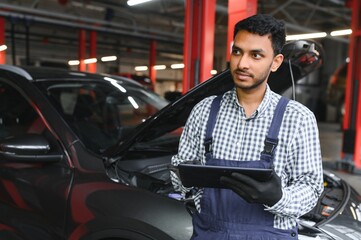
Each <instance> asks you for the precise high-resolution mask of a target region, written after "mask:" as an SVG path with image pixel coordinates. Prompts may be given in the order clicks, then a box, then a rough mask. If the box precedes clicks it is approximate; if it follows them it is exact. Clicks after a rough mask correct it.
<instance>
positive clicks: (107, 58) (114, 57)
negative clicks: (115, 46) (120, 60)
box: [100, 56, 117, 62]
mask: <svg viewBox="0 0 361 240" xmlns="http://www.w3.org/2000/svg"><path fill="white" fill-rule="evenodd" d="M100 60H101V61H102V62H110V61H115V60H117V56H105V57H102V58H101V59H100Z"/></svg>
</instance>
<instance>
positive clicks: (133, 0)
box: [127, 0, 152, 6]
mask: <svg viewBox="0 0 361 240" xmlns="http://www.w3.org/2000/svg"><path fill="white" fill-rule="evenodd" d="M149 1H152V0H128V2H127V4H128V6H134V5H137V4H141V3H145V2H149Z"/></svg>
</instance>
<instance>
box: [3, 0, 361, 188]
mask: <svg viewBox="0 0 361 240" xmlns="http://www.w3.org/2000/svg"><path fill="white" fill-rule="evenodd" d="M213 1H214V6H211V9H212V7H213V9H214V24H209V23H208V24H209V25H208V24H207V25H206V26H207V27H214V44H213V49H211V51H210V52H212V53H214V54H209V55H206V56H208V59H211V60H212V63H211V67H212V68H211V70H213V72H212V73H211V72H207V73H206V75H208V77H211V75H212V74H215V73H216V72H221V71H223V70H225V69H226V67H227V45H228V42H227V41H228V39H227V34H228V27H229V22H230V21H229V15H230V13H231V12H232V10H233V9H231V7H229V6H230V4H231V3H232V2H233V4H236V3H235V2H236V1H235V0H233V1H232V0H217V1H215V0H213ZM213 1H206V0H197V1H196V0H194V1H193V2H192V1H190V0H153V1H148V2H145V3H143V4H138V5H134V6H129V5H128V4H127V0H2V1H1V3H0V47H1V46H6V50H4V51H2V52H0V64H10V65H34V66H50V67H58V68H66V69H71V70H82V71H89V72H99V73H109V74H118V75H126V76H128V75H129V76H130V75H138V76H143V77H145V78H150V79H151V81H153V84H154V89H155V91H156V92H157V93H158V94H160V95H164V94H165V93H166V92H174V91H177V92H184V91H185V90H187V89H189V88H190V87H192V85H190V86H187V87H186V86H185V83H184V75H185V71H184V69H183V67H187V65H186V66H183V67H182V65H180V68H177V67H174V68H171V66H172V65H173V64H178V65H179V64H184V63H185V50H184V44H185V42H186V40H187V39H186V35H185V31H186V30H188V31H189V30H190V29H188V28H187V26H186V20H187V17H189V16H187V14H186V13H187V3H188V4H189V3H190V2H192V6H193V7H197V6H198V7H199V8H200V9H202V7H204V8H205V6H207V4H210V3H212V2H213ZM355 2H357V3H358V4H360V3H359V2H360V1H359V0H353V1H352V0H306V1H305V0H271V1H266V0H258V1H254V0H248V1H244V2H243V3H242V4H243V5H244V9H246V12H245V13H243V14H249V13H251V12H257V13H268V14H271V15H273V16H275V17H276V18H279V19H282V20H284V21H285V23H286V27H287V35H290V36H292V35H295V34H306V33H316V32H317V33H319V32H321V33H326V35H325V36H324V37H322V38H315V39H314V40H315V41H318V42H320V43H321V44H322V46H323V47H324V49H325V56H324V59H325V62H324V65H323V67H322V68H321V69H320V70H318V71H317V72H315V73H312V74H311V75H310V76H307V77H306V78H304V79H302V80H301V81H299V82H298V83H297V86H296V100H298V101H300V102H302V103H303V104H305V105H306V106H308V107H309V108H310V109H311V110H312V111H314V113H315V115H316V117H317V118H318V120H319V124H320V138H321V143H322V151H323V158H324V160H325V162H326V163H332V164H327V167H329V168H335V170H336V171H337V172H338V173H339V174H342V175H343V176H344V177H345V178H346V180H349V181H350V183H351V184H352V185H353V186H354V187H355V188H356V189H358V190H359V192H360V193H361V188H360V187H359V184H358V182H359V181H360V180H361V178H360V176H358V171H355V169H352V171H344V170H345V169H344V168H343V167H341V169H339V168H337V167H335V166H334V164H333V163H334V162H342V164H343V163H344V162H343V161H344V159H346V164H347V166H349V165H352V166H353V159H352V157H353V155H354V153H353V152H352V151H353V150H355V149H356V150H357V146H358V145H357V144H358V142H359V141H358V140H357V139H358V133H357V131H356V129H357V128H356V123H355V122H356V120H355V118H356V115H357V114H356V113H357V111H356V109H354V111H350V110H351V108H350V109H348V112H351V115H349V117H347V119H351V120H350V121H349V122H350V123H349V124H346V125H345V123H343V124H344V125H343V128H344V130H341V126H340V125H341V123H340V121H342V119H341V120H340V119H339V117H338V116H337V111H338V109H337V107H335V106H331V105H329V104H327V102H325V100H324V99H325V95H326V90H327V87H328V84H329V80H330V78H331V77H332V75H333V74H334V73H335V70H336V69H337V68H338V67H340V66H342V65H343V64H345V62H346V61H350V58H349V57H350V56H349V53H350V52H351V51H350V39H351V36H354V38H357V36H358V37H360V32H359V31H360V30H358V32H357V33H355V32H354V33H353V35H350V34H348V35H342V36H332V35H331V32H333V31H338V30H346V29H351V25H352V20H353V21H354V22H356V23H357V24H355V26H356V28H357V26H358V25H361V18H360V17H358V19H352V16H354V15H356V14H355V12H358V13H360V9H355V8H353V6H356V3H355ZM353 4H354V5H353ZM358 6H360V5H358ZM188 7H189V6H188ZM206 10H207V9H206ZM208 10H209V9H208ZM206 13H207V11H206ZM357 16H358V15H357ZM201 19H202V18H200V19H198V20H199V21H200V20H201ZM193 24H195V23H193ZM358 28H360V27H358ZM198 32H199V31H198ZM193 33H194V32H193ZM358 44H360V43H358ZM356 45H357V44H356ZM356 55H357V54H356ZM104 57H110V58H108V60H109V59H111V61H106V60H105V59H104ZM111 57H112V58H111ZM81 59H82V60H84V59H89V60H90V62H89V64H82V63H81V62H80V63H78V64H76V63H77V61H79V60H81ZM91 59H93V60H94V59H96V62H94V61H93V62H91ZM102 59H103V60H102ZM351 60H352V59H351ZM71 61H73V62H71ZM74 61H75V62H74ZM353 61H354V62H355V65H354V66H355V67H354V69H356V68H357V67H358V66H359V62H358V61H355V60H353ZM74 63H75V64H74ZM357 64H358V65H357ZM150 65H152V67H151V66H150ZM155 66H157V67H158V69H156V70H153V69H154V68H153V67H155ZM173 66H174V65H173ZM141 67H143V69H142V68H141ZM150 69H151V70H150ZM152 70H153V71H152ZM204 80H205V79H198V80H196V81H195V80H194V79H193V80H192V81H193V84H198V83H199V82H201V81H204ZM354 94H357V93H354ZM348 95H349V96H351V93H349V94H348ZM349 98H350V99H351V97H349ZM348 101H349V102H348V105H352V104H351V102H350V101H351V100H348ZM352 119H353V120H352ZM344 132H345V134H343V133H344ZM346 137H347V139H346ZM349 138H353V139H352V140H350V141H351V142H352V143H351V145H352V144H354V145H352V147H345V146H343V144H344V143H345V142H349V140H348V139H349ZM329 141H332V142H329ZM350 148H351V149H350ZM355 154H356V158H357V157H358V155H357V154H358V150H357V152H356V153H355ZM350 158H351V160H350ZM336 165H337V166H338V164H336ZM346 170H348V167H346ZM356 170H357V169H356Z"/></svg>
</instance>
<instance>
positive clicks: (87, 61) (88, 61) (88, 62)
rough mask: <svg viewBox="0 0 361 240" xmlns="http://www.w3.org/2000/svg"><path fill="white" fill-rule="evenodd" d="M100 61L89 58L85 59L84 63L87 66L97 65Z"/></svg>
mask: <svg viewBox="0 0 361 240" xmlns="http://www.w3.org/2000/svg"><path fill="white" fill-rule="evenodd" d="M97 61H98V60H97V59H96V58H88V59H84V63H85V64H90V63H96V62H97Z"/></svg>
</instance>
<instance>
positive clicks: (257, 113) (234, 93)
mask: <svg viewBox="0 0 361 240" xmlns="http://www.w3.org/2000/svg"><path fill="white" fill-rule="evenodd" d="M232 99H233V101H234V104H235V105H236V106H238V107H240V108H241V109H242V113H243V114H244V116H246V114H245V112H244V109H243V107H242V106H241V105H240V104H239V102H238V98H237V91H236V87H234V88H233V90H232ZM270 99H271V89H270V87H269V86H268V84H267V86H266V93H265V95H264V97H263V99H262V102H261V104H260V105H259V106H258V108H257V109H256V111H255V112H254V113H252V115H251V116H250V117H249V119H252V118H255V117H257V116H261V115H262V114H263V113H264V112H265V110H266V109H267V107H268V104H269V102H270Z"/></svg>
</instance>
